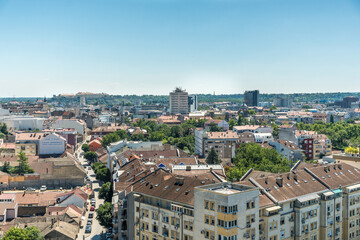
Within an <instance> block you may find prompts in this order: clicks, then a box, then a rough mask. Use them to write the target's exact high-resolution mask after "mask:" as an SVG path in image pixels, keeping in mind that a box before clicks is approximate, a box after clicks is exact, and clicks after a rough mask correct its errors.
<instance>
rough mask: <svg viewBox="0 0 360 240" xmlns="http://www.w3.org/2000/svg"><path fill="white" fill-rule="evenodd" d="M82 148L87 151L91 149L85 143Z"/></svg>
mask: <svg viewBox="0 0 360 240" xmlns="http://www.w3.org/2000/svg"><path fill="white" fill-rule="evenodd" d="M81 149H82V150H83V151H84V152H85V153H86V152H88V151H90V146H89V145H87V144H86V143H85V144H83V145H82V146H81Z"/></svg>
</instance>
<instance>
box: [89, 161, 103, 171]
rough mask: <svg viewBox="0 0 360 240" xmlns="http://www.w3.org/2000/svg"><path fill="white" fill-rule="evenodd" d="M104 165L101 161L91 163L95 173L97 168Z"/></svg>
mask: <svg viewBox="0 0 360 240" xmlns="http://www.w3.org/2000/svg"><path fill="white" fill-rule="evenodd" d="M103 167H105V166H104V164H102V163H101V162H96V163H94V164H93V165H92V168H93V169H94V172H95V173H96V171H97V170H98V169H99V168H103Z"/></svg>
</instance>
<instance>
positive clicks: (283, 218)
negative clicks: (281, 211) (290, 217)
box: [280, 216, 285, 225]
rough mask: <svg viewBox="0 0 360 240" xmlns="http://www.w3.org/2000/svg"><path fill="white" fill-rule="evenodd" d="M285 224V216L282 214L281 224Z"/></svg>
mask: <svg viewBox="0 0 360 240" xmlns="http://www.w3.org/2000/svg"><path fill="white" fill-rule="evenodd" d="M284 224H285V217H284V216H282V217H281V218H280V225H284Z"/></svg>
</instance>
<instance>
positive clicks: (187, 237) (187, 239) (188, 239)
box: [184, 234, 193, 240]
mask: <svg viewBox="0 0 360 240" xmlns="http://www.w3.org/2000/svg"><path fill="white" fill-rule="evenodd" d="M184 239H185V240H193V237H192V236H188V235H186V234H185V237H184Z"/></svg>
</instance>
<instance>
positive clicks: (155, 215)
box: [152, 212, 158, 220]
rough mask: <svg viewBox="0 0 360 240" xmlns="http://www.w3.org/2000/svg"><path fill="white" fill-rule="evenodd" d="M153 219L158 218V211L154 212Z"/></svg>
mask: <svg viewBox="0 0 360 240" xmlns="http://www.w3.org/2000/svg"><path fill="white" fill-rule="evenodd" d="M152 219H154V220H158V213H156V212H152Z"/></svg>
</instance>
